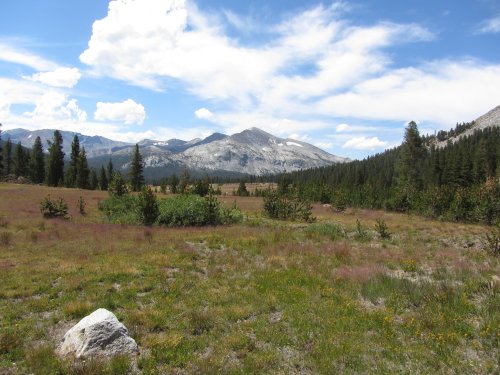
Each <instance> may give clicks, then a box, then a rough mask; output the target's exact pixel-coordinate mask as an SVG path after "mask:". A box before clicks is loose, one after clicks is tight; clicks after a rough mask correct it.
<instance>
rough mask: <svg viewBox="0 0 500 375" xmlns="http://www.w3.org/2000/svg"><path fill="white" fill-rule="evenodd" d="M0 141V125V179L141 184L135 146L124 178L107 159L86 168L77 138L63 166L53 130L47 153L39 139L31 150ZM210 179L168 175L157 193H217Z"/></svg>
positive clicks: (83, 185)
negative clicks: (105, 164) (99, 164)
mask: <svg viewBox="0 0 500 375" xmlns="http://www.w3.org/2000/svg"><path fill="white" fill-rule="evenodd" d="M3 144H4V146H3V148H2V142H1V124H0V177H1V178H2V179H7V180H13V179H18V178H19V177H22V178H25V179H27V180H29V181H31V182H33V183H37V184H42V183H45V184H47V185H48V186H54V187H57V186H59V187H69V188H79V189H90V190H95V189H100V190H116V189H126V190H127V191H128V190H131V191H134V192H139V191H141V189H142V187H143V186H144V185H145V183H146V181H145V178H144V163H143V161H142V156H141V154H140V152H139V146H138V145H137V144H136V145H135V148H134V151H133V153H132V157H131V162H130V169H129V171H128V173H127V175H126V176H123V175H122V174H121V173H120V172H119V171H116V170H115V169H114V166H113V162H112V161H111V159H110V160H109V162H108V164H107V166H106V168H105V167H104V166H100V168H97V169H95V168H89V166H88V162H87V154H86V151H85V147H80V140H79V138H78V136H77V135H75V136H74V137H73V141H72V143H71V151H70V155H69V161H67V163H65V156H66V155H65V153H64V152H63V139H62V136H61V133H60V132H59V131H58V130H56V131H54V135H53V137H52V140H50V141H48V144H47V153H44V148H43V145H42V141H41V139H40V137H37V138H36V139H35V142H34V144H33V147H32V148H31V149H28V148H25V147H23V146H21V143H18V144H17V145H16V146H15V147H13V145H12V142H11V141H10V139H7V141H6V142H3ZM213 182H214V179H210V178H209V177H208V176H205V177H204V178H198V179H194V178H191V177H190V174H189V172H188V171H187V170H184V171H183V172H182V174H181V175H180V176H179V177H177V175H176V174H172V175H171V176H169V177H168V178H162V179H160V181H159V185H160V191H161V192H163V193H166V192H167V187H168V189H169V190H170V192H172V193H181V194H185V193H193V194H197V195H200V196H205V195H207V194H209V193H212V194H216V195H217V194H219V195H220V194H221V191H220V188H219V187H218V188H217V189H213V188H212V183H213Z"/></svg>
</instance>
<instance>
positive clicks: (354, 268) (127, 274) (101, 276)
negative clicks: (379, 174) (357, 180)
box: [0, 183, 500, 374]
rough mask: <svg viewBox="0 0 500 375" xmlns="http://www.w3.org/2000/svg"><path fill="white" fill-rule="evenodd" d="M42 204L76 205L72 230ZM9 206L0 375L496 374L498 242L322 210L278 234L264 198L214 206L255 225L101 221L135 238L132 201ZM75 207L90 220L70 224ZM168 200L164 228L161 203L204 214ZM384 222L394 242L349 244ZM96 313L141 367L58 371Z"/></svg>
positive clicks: (32, 200) (90, 195)
mask: <svg viewBox="0 0 500 375" xmlns="http://www.w3.org/2000/svg"><path fill="white" fill-rule="evenodd" d="M236 187H237V185H235V188H236ZM229 191H232V188H231V189H230V190H229ZM49 193H50V194H52V196H60V197H61V198H62V199H64V201H65V202H69V203H70V205H69V206H70V207H71V208H72V211H71V210H70V213H71V214H72V215H73V219H72V220H71V221H69V220H42V219H41V218H40V213H39V212H38V211H37V210H36V205H37V202H40V201H41V200H42V199H43V198H44V197H46V196H47V194H49ZM0 194H1V195H2V197H3V196H8V197H9V199H1V200H0V212H2V215H5V217H6V218H8V220H9V222H8V225H6V226H5V227H2V226H0V233H7V232H9V233H12V234H13V238H12V241H11V242H10V244H9V246H0V285H2V287H1V288H0V372H5V373H33V374H54V373H55V374H57V373H59V374H89V373H92V374H120V373H121V374H125V373H127V372H130V371H131V369H132V368H133V367H135V366H137V368H138V370H139V371H140V372H142V373H144V374H148V373H150V374H155V373H160V374H161V373H277V372H283V373H294V372H298V373H318V374H329V373H351V374H353V373H368V374H370V373H446V372H452V373H464V374H469V373H478V374H483V373H484V374H493V373H498V371H499V365H498V353H499V352H498V347H499V345H498V344H499V341H498V340H499V337H498V329H497V327H498V326H499V325H500V312H499V309H498V304H499V295H500V294H499V291H500V289H499V288H500V286H499V283H498V276H497V275H498V274H499V273H500V258H499V257H498V256H494V255H492V254H490V253H488V252H486V251H485V249H486V247H485V238H486V235H487V234H488V235H490V234H491V232H492V228H491V227H488V226H482V225H471V224H464V223H452V222H441V221H433V220H429V219H422V218H420V217H418V216H410V215H407V214H398V213H387V212H381V211H371V210H363V209H358V210H353V209H350V208H347V209H346V210H345V211H344V212H343V213H335V212H332V210H330V208H325V207H323V206H322V205H319V204H318V205H314V206H313V207H312V210H311V213H312V214H313V215H314V216H315V217H317V221H316V222H315V223H313V224H309V223H297V222H287V221H278V220H273V219H270V218H269V217H264V216H262V215H261V212H262V207H263V200H262V199H261V198H255V197H234V196H229V197H220V198H219V199H218V200H217V202H218V207H220V208H221V209H224V210H230V208H231V207H232V206H233V205H234V202H235V201H236V204H237V205H238V207H242V209H243V210H244V213H245V215H247V216H248V217H249V219H248V221H247V220H246V221H244V222H241V223H238V224H235V225H230V226H219V227H217V228H215V229H214V228H213V227H210V226H196V227H192V226H190V227H172V228H170V227H169V228H166V227H164V226H158V225H153V226H151V227H147V228H145V227H143V226H139V225H134V226H122V225H113V224H110V223H109V222H108V221H111V222H121V221H123V220H121V219H117V220H116V221H114V220H108V219H106V220H104V219H103V214H105V215H108V213H110V214H111V216H112V217H114V218H119V217H123V216H121V212H123V210H125V211H127V210H128V211H129V212H132V214H131V215H133V217H134V220H135V221H134V224H137V223H139V211H138V210H136V207H137V205H136V204H137V201H138V199H139V198H138V196H136V195H133V194H125V195H123V196H121V197H118V196H116V195H111V196H109V195H108V194H107V193H106V192H103V191H83V192H82V191H81V190H75V189H59V188H57V189H53V188H48V187H46V186H29V185H22V186H19V185H10V184H5V183H1V184H0ZM80 196H82V197H83V198H84V199H85V201H86V202H87V205H86V212H87V214H86V215H75V214H73V213H76V212H77V202H78V199H79V197H80ZM161 197H162V198H163V196H161ZM167 197H168V199H160V200H159V202H158V203H159V206H160V207H159V209H160V216H161V212H162V210H161V207H162V204H169V205H170V207H171V209H172V210H174V209H177V210H179V211H180V210H181V209H180V208H178V207H179V205H180V204H186V207H190V206H189V205H188V202H191V203H192V204H194V201H195V200H196V202H200V201H201V202H203V201H204V202H207V198H202V197H199V196H194V195H193V196H174V197H172V198H175V199H178V200H170V195H167ZM183 199H184V200H185V202H184V203H183V201H182V200H183ZM99 201H101V206H102V207H104V208H105V209H104V210H103V211H100V210H98V208H97V206H98V202H99ZM167 202H169V203H167ZM196 204H200V203H196ZM204 204H207V203H204ZM127 205H128V207H129V208H130V210H129V209H128V208H126V207H127ZM33 207H35V209H33ZM134 207H135V208H134ZM19 212H22V213H23V214H22V215H19V214H17V213H19ZM226 212H227V211H226ZM240 215H241V213H240ZM377 220H378V221H380V222H383V223H385V224H386V225H387V228H390V232H391V233H392V238H391V241H387V240H384V239H382V238H381V236H373V237H372V238H371V240H370V241H358V240H357V239H356V238H354V237H355V235H356V234H357V233H358V232H363V231H365V232H368V234H369V235H370V234H372V233H373V234H375V230H374V229H373V228H376V225H377ZM357 221H359V226H360V227H361V230H358V225H357ZM368 228H371V230H368ZM32 233H36V234H37V241H35V242H34V241H32V239H31V234H32ZM103 239H105V240H103ZM99 307H106V308H108V309H111V310H112V311H113V312H115V313H116V315H117V316H118V318H119V319H120V321H122V322H123V323H124V324H125V326H126V327H127V328H128V329H129V332H130V334H131V335H132V337H133V338H134V339H135V340H136V341H137V343H138V345H139V348H140V355H139V357H138V359H137V364H131V362H130V359H129V358H125V357H117V358H115V359H113V360H112V361H110V362H105V361H101V360H99V359H88V360H86V361H85V362H82V361H66V360H62V359H60V358H59V357H57V355H56V354H55V348H56V346H57V344H58V342H59V340H60V339H61V337H62V335H63V334H64V332H65V331H66V330H67V329H68V328H69V327H71V326H72V325H73V324H75V323H76V322H77V321H78V320H79V319H80V318H81V317H83V316H85V315H86V314H88V313H89V312H92V311H94V310H95V309H97V308H99Z"/></svg>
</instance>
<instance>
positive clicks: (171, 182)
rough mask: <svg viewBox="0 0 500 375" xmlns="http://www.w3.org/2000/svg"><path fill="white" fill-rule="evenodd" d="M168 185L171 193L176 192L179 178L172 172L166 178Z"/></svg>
mask: <svg viewBox="0 0 500 375" xmlns="http://www.w3.org/2000/svg"><path fill="white" fill-rule="evenodd" d="M168 185H169V186H170V192H171V193H172V194H175V193H177V186H178V185H179V178H178V177H177V175H176V174H175V173H174V174H173V175H171V176H170V177H169V178H168Z"/></svg>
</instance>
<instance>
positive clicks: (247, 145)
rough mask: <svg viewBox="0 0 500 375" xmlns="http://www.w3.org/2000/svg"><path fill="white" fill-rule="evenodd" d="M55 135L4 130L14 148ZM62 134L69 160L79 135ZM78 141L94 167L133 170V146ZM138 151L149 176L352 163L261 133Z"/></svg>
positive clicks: (146, 145)
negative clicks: (14, 144)
mask: <svg viewBox="0 0 500 375" xmlns="http://www.w3.org/2000/svg"><path fill="white" fill-rule="evenodd" d="M53 133H54V131H53V130H38V131H32V132H31V131H28V130H24V129H15V130H8V131H5V132H4V134H3V138H4V139H7V138H9V137H10V138H11V141H12V142H13V143H17V142H21V144H22V145H23V146H25V147H32V145H33V142H34V140H35V138H36V137H37V136H40V137H41V138H42V142H43V143H44V147H45V148H46V145H47V142H46V140H50V139H51V138H52V135H53ZM61 134H62V136H63V145H64V152H65V153H66V154H67V155H68V154H69V152H70V148H71V142H72V139H73V136H74V133H71V132H65V131H62V132H61ZM78 137H79V139H80V145H81V146H83V147H85V150H86V152H87V156H88V158H89V164H90V165H92V166H96V167H97V166H100V165H104V164H107V162H108V160H109V159H110V158H111V159H112V160H113V163H114V164H115V167H116V168H118V169H121V170H123V171H125V170H127V169H128V167H129V163H130V157H131V154H132V151H133V145H132V144H128V143H124V142H116V141H112V140H110V139H107V138H104V137H99V136H95V137H89V136H85V135H81V134H78ZM139 148H140V152H141V155H142V157H143V161H144V165H145V174H146V176H147V177H160V176H165V175H168V174H170V173H179V172H180V171H182V170H183V169H185V168H186V169H188V170H190V171H194V172H197V173H199V174H204V173H208V174H210V175H228V174H229V175H231V174H233V175H234V174H235V175H239V174H253V175H263V174H274V173H280V172H284V171H295V170H299V169H306V168H313V167H320V166H325V165H330V164H334V163H341V162H345V161H347V159H346V158H342V157H339V156H335V155H332V154H329V153H328V152H326V151H323V150H321V149H319V148H317V147H315V146H313V145H311V144H308V143H305V142H300V141H297V140H294V139H284V138H279V137H275V136H273V135H271V134H269V133H266V132H264V131H262V130H260V129H258V128H251V129H248V130H245V131H243V132H241V133H237V134H234V135H231V136H228V135H225V134H221V133H214V134H212V135H210V136H209V137H207V138H205V139H193V140H191V141H183V140H179V139H170V140H167V141H156V140H150V139H145V140H142V141H141V142H139Z"/></svg>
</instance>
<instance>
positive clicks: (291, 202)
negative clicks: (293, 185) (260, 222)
mask: <svg viewBox="0 0 500 375" xmlns="http://www.w3.org/2000/svg"><path fill="white" fill-rule="evenodd" d="M264 211H265V213H266V215H268V216H269V217H270V218H272V219H280V220H295V221H305V222H312V221H314V217H313V216H312V206H311V204H310V203H309V201H307V200H305V199H302V198H300V197H299V195H298V194H297V193H296V192H287V191H286V190H279V189H278V190H272V189H270V190H268V192H267V193H266V195H265V196H264Z"/></svg>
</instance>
